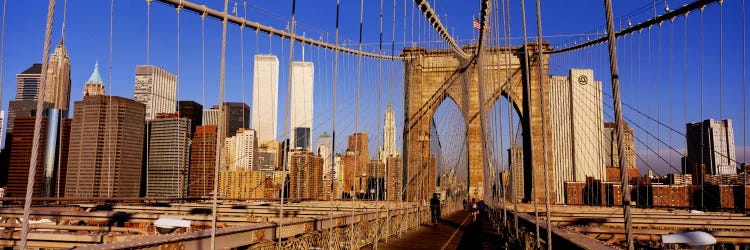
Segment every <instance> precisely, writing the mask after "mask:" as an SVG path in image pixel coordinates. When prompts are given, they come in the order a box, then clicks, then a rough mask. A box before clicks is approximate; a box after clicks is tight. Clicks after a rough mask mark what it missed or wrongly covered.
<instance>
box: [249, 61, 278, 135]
mask: <svg viewBox="0 0 750 250" xmlns="http://www.w3.org/2000/svg"><path fill="white" fill-rule="evenodd" d="M253 75H254V78H253V112H252V114H253V129H255V130H256V131H257V132H258V141H259V142H261V143H262V142H267V141H273V140H276V136H277V133H276V129H277V126H276V121H277V116H278V101H279V59H278V58H276V56H274V55H255V66H254V70H253Z"/></svg>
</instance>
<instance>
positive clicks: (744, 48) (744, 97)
mask: <svg viewBox="0 0 750 250" xmlns="http://www.w3.org/2000/svg"><path fill="white" fill-rule="evenodd" d="M745 32H746V31H745V1H742V135H743V136H742V145H743V147H744V148H743V149H742V161H743V162H745V169H744V170H745V171H743V174H744V175H745V181H747V172H748V170H747V150H748V148H747V36H746V33H745ZM0 65H1V64H0ZM0 70H2V69H0ZM0 72H2V71H0ZM0 76H2V74H0ZM745 195H746V196H747V195H748V194H745ZM746 199H747V198H746ZM747 207H748V206H747V205H745V214H747Z"/></svg>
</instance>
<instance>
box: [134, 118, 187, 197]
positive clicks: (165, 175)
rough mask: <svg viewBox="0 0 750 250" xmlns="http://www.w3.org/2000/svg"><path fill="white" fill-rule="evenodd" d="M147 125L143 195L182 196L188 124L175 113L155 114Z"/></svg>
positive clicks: (184, 181)
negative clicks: (146, 162)
mask: <svg viewBox="0 0 750 250" xmlns="http://www.w3.org/2000/svg"><path fill="white" fill-rule="evenodd" d="M149 122H150V124H149V126H150V129H149V133H150V136H148V137H147V138H148V141H147V142H145V143H148V144H149V147H148V154H149V155H148V164H147V165H146V166H147V170H146V179H147V181H146V196H148V197H186V196H187V189H186V187H187V185H188V163H189V162H190V121H189V119H188V118H178V117H177V115H176V114H158V115H156V119H154V120H151V121H149Z"/></svg>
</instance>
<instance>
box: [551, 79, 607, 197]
mask: <svg viewBox="0 0 750 250" xmlns="http://www.w3.org/2000/svg"><path fill="white" fill-rule="evenodd" d="M550 86H551V87H552V88H551V89H550V93H549V95H550V104H549V105H550V106H549V107H550V127H551V128H552V138H553V141H552V142H551V143H552V148H553V151H552V152H553V161H554V163H553V164H552V166H554V173H555V176H554V179H553V185H555V187H556V188H555V190H565V182H568V181H586V177H594V178H595V179H599V180H601V179H602V178H603V177H604V172H605V169H604V155H603V152H602V151H603V148H602V140H603V138H602V137H603V131H604V128H603V126H604V121H603V118H602V115H603V113H602V89H601V82H600V81H595V80H594V71H593V70H590V69H571V70H570V74H569V75H568V76H553V77H552V78H551V84H550ZM556 196H557V197H556V202H557V203H563V202H564V201H565V193H564V192H557V195H556Z"/></svg>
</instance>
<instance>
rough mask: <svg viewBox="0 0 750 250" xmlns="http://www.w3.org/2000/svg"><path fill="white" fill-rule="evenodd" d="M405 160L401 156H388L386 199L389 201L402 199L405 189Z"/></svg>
mask: <svg viewBox="0 0 750 250" xmlns="http://www.w3.org/2000/svg"><path fill="white" fill-rule="evenodd" d="M403 167H404V166H403V160H402V158H401V156H389V157H387V158H386V172H387V176H386V182H385V190H386V199H387V200H389V201H401V199H402V189H403V179H402V178H403Z"/></svg>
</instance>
